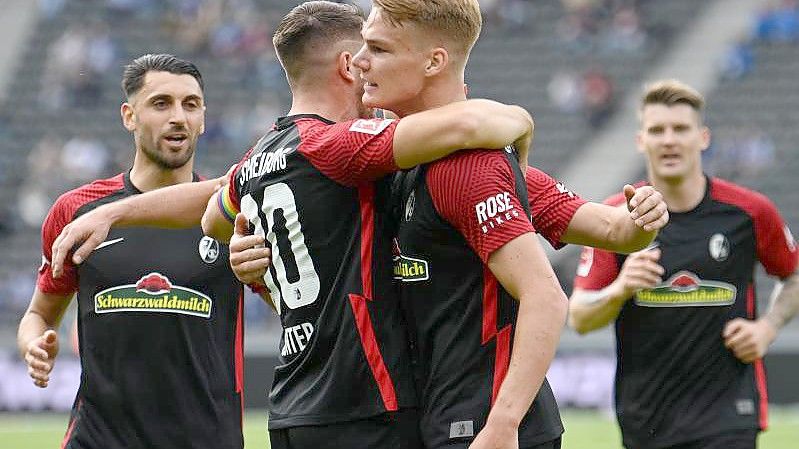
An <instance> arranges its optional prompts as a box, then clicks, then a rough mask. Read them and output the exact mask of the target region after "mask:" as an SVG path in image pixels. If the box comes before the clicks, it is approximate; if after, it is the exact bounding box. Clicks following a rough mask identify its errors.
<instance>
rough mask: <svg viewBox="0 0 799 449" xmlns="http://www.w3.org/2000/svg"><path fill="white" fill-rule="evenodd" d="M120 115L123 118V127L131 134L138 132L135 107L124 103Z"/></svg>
mask: <svg viewBox="0 0 799 449" xmlns="http://www.w3.org/2000/svg"><path fill="white" fill-rule="evenodd" d="M119 114H120V115H121V116H122V126H124V127H125V129H127V130H128V131H129V132H133V131H135V130H136V114H135V113H134V112H133V106H131V104H130V103H128V102H125V103H122V106H121V107H120V108H119Z"/></svg>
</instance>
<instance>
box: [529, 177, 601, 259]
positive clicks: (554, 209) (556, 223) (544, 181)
mask: <svg viewBox="0 0 799 449" xmlns="http://www.w3.org/2000/svg"><path fill="white" fill-rule="evenodd" d="M524 178H525V181H526V183H527V200H528V203H529V205H530V209H529V210H530V216H531V219H532V222H533V227H534V228H535V230H536V232H537V233H538V234H539V235H540V236H542V237H544V238H545V239H546V240H547V241H548V242H549V244H550V245H552V247H553V248H555V249H560V248H562V247H563V246H564V245H565V244H564V243H563V242H561V241H560V239H561V236H563V233H564V232H566V228H568V227H569V223H571V220H572V217H574V214H575V213H576V212H577V209H579V208H580V206H582V205H583V204H585V203H586V201H585V200H584V199H582V198H580V197H579V196H578V195H577V194H575V193H573V192H572V191H571V190H569V189H568V188H567V187H566V186H565V185H564V184H563V183H562V182H558V181H556V180H555V179H553V178H552V177H551V176H549V175H548V174H546V173H544V172H543V171H541V170H539V169H537V168H535V167H530V166H528V167H527V171H526V172H525V176H524Z"/></svg>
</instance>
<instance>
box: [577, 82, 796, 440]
mask: <svg viewBox="0 0 799 449" xmlns="http://www.w3.org/2000/svg"><path fill="white" fill-rule="evenodd" d="M703 109H704V99H703V98H702V96H701V95H700V94H699V93H698V92H697V91H696V90H694V89H693V88H691V87H690V86H687V85H685V84H683V83H681V82H679V81H675V80H664V81H659V82H656V83H654V84H652V85H650V86H648V87H647V88H646V90H645V92H644V94H643V97H642V100H641V105H640V114H639V115H640V129H639V131H638V136H637V144H638V149H639V151H641V152H642V153H643V154H644V155H645V156H646V160H647V170H648V180H647V181H646V182H647V183H648V184H650V185H652V186H654V187H656V188H657V189H658V190H659V191H660V192H662V193H663V196H664V198H665V200H666V203H667V204H668V208H669V211H670V216H671V221H670V222H669V224H668V225H667V226H666V227H665V228H664V229H663V230H662V232H661V233H660V234H659V236H658V237H657V240H656V243H657V245H656V246H655V247H653V249H649V250H645V251H642V252H638V253H634V254H631V255H629V256H623V255H619V254H614V253H612V252H608V251H601V250H594V249H591V248H586V249H585V250H584V252H583V254H582V260H581V263H580V266H579V268H578V271H577V276H576V277H575V281H574V284H575V289H574V293H573V294H572V297H571V301H570V315H569V321H570V324H571V325H572V326H573V327H574V328H575V329H576V330H577V331H578V332H580V333H586V332H590V331H592V330H595V329H598V328H601V327H603V326H605V325H607V324H609V323H610V322H614V321H615V328H616V348H617V349H616V351H617V368H616V383H615V387H616V388H615V401H616V413H617V416H618V420H619V425H620V426H621V431H622V436H623V441H624V445H625V446H626V447H628V448H636V449H638V448H644V449H646V448H705V449H713V448H736V449H737V448H741V449H744V448H747V449H748V448H754V447H755V445H756V438H757V434H758V432H759V430H762V429H765V428H766V424H767V416H766V411H767V410H766V407H767V396H766V380H765V371H764V369H763V361H762V357H763V356H764V355H765V354H766V352H767V349H768V346H769V344H770V343H771V342H772V341H773V340H774V338H775V336H776V334H777V331H778V330H779V329H780V328H781V327H782V326H783V325H784V324H785V323H786V322H787V321H788V320H790V319H791V317H792V316H793V315H795V314H796V312H797V309H799V277H797V274H796V269H797V251H796V244H795V242H794V240H793V237H792V236H791V233H790V231H789V230H788V228H787V226H785V224H784V223H783V220H782V218H781V217H780V214H779V212H778V211H777V209H776V208H775V206H774V204H773V203H772V202H771V201H770V200H769V199H768V198H766V197H765V196H763V195H761V194H759V193H757V192H753V191H751V190H748V189H746V188H744V187H741V186H738V185H736V184H733V183H731V182H728V181H724V180H721V179H718V178H714V177H709V176H707V175H705V174H704V173H703V171H702V163H701V161H702V159H701V154H702V151H704V150H705V149H706V148H707V147H708V144H709V141H710V131H709V130H708V128H707V127H706V126H705V125H704V123H703ZM619 201H621V197H620V196H616V197H612V198H610V199H609V200H608V202H609V203H610V204H615V203H618V202H619ZM758 262H760V263H761V264H762V265H763V266H764V267H765V269H766V271H767V272H768V273H769V274H771V275H772V276H777V277H779V278H780V279H782V281H783V283H784V287H783V289H782V291H781V293H780V294H779V295H777V297H776V299H775V300H774V302H773V304H772V305H771V307H770V309H769V310H768V311H767V312H766V313H765V314H764V315H762V316H760V317H758V313H757V308H756V304H757V303H756V300H755V289H754V279H753V275H754V268H755V265H756V263H758Z"/></svg>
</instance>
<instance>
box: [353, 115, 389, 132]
mask: <svg viewBox="0 0 799 449" xmlns="http://www.w3.org/2000/svg"><path fill="white" fill-rule="evenodd" d="M393 121H394V120H393V119H388V118H370V119H363V118H362V119H360V120H355V121H354V122H353V123H352V125H351V126H350V131H354V132H357V133H364V134H371V135H373V136H376V135H378V134H380V133H381V132H383V130H384V129H386V128H388V125H390V124H391V122H393Z"/></svg>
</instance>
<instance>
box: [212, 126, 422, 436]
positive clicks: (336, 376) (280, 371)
mask: <svg viewBox="0 0 799 449" xmlns="http://www.w3.org/2000/svg"><path fill="white" fill-rule="evenodd" d="M395 128H396V122H395V121H392V120H357V121H354V122H345V123H332V122H330V121H327V120H325V119H323V118H321V117H318V116H314V115H297V116H291V117H284V118H281V119H279V120H278V122H277V123H276V124H275V126H274V128H273V129H272V131H270V132H269V133H267V134H266V135H265V136H264V137H263V138H261V140H260V141H259V142H258V143H257V144H256V145H255V147H254V148H253V149H252V150H251V151H250V152H249V153H248V154H247V155H246V156H245V158H244V159H243V160H242V162H241V163H239V165H238V166H237V168H236V169H235V170H234V172H233V174H232V177H231V182H230V184H229V186H230V187H229V189H228V190H227V193H226V197H227V198H228V199H224V200H223V201H222V203H223V204H222V207H223V208H224V209H226V210H228V209H230V208H232V209H233V210H234V211H235V210H236V209H240V210H241V211H242V212H243V213H244V214H245V215H246V216H247V218H248V219H249V220H250V223H251V224H252V226H253V227H254V232H256V233H259V234H262V235H264V236H265V238H266V241H267V244H268V245H269V246H270V247H271V249H272V264H271V266H270V268H269V273H267V275H266V276H265V279H264V280H265V283H266V285H267V287H268V289H269V292H270V294H271V296H272V298H273V300H274V302H275V305H276V306H277V308H278V312H279V314H280V319H281V323H282V325H283V336H282V338H281V340H280V364H279V365H278V366H277V367H276V368H275V380H274V383H273V386H272V391H271V393H270V405H269V427H270V429H281V428H286V427H294V426H300V425H318V424H326V423H332V422H342V421H351V420H357V419H362V418H366V417H370V416H375V415H378V414H382V413H385V412H389V411H395V410H397V409H398V408H401V407H409V406H415V404H416V398H415V391H414V385H413V380H412V375H411V367H410V359H409V355H408V344H407V335H406V331H405V326H404V322H403V319H402V316H401V315H400V309H399V303H398V298H397V295H396V291H395V287H394V286H393V285H392V279H391V231H390V227H389V223H388V218H389V213H388V202H387V196H388V194H389V184H390V183H389V179H388V177H387V176H386V175H387V174H389V173H391V172H393V171H395V170H396V169H397V167H396V165H395V163H394V158H393V132H394V129H395Z"/></svg>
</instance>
